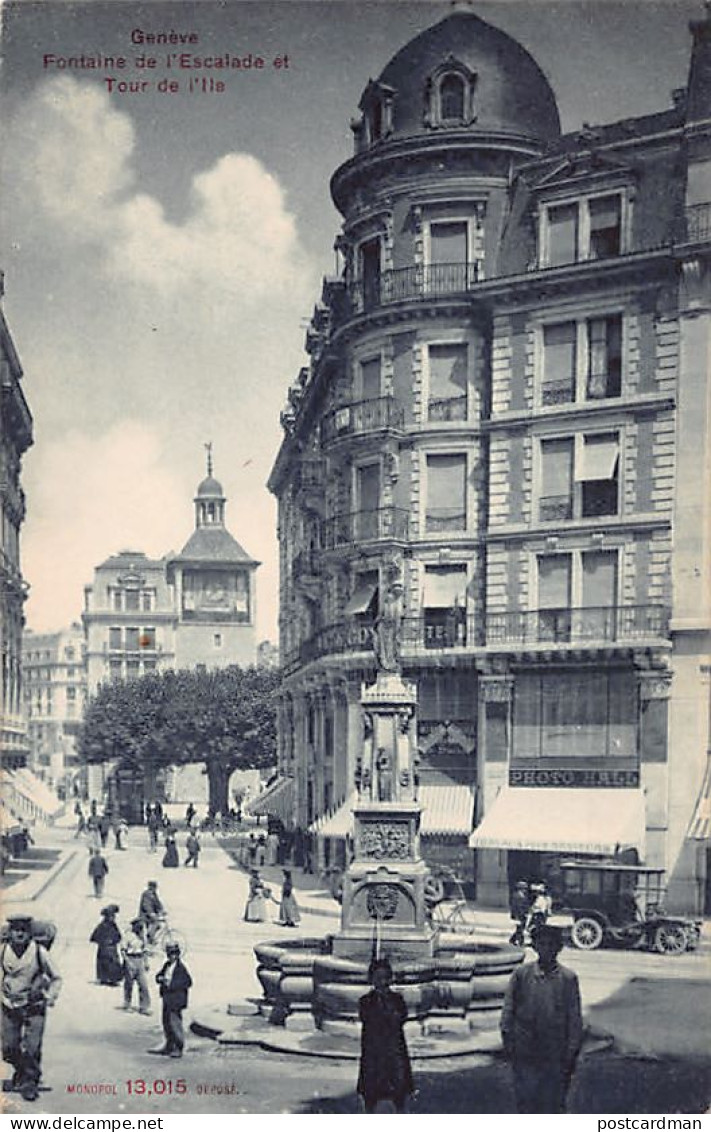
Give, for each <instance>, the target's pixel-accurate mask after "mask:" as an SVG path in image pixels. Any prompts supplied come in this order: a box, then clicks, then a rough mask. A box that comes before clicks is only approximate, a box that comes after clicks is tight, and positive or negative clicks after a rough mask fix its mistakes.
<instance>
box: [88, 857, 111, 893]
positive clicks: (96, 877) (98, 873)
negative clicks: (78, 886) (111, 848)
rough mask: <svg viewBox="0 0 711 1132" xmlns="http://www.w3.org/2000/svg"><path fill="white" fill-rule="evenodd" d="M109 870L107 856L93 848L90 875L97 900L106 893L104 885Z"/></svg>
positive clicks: (90, 859)
mask: <svg viewBox="0 0 711 1132" xmlns="http://www.w3.org/2000/svg"><path fill="white" fill-rule="evenodd" d="M108 871H109V866H108V864H107V863H106V858H105V857H102V855H101V852H100V851H99V850H98V849H93V850H92V853H91V857H90V858H89V869H88V872H89V876H90V877H91V883H92V884H93V886H94V896H95V897H96V898H97V900H98V899H99V898H100V897H102V896H103V895H104V885H105V884H106V874H107V873H108Z"/></svg>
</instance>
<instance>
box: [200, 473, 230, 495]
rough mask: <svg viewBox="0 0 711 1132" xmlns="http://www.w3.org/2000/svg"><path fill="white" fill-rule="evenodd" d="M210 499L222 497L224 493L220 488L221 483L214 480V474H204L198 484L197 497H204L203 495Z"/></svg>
mask: <svg viewBox="0 0 711 1132" xmlns="http://www.w3.org/2000/svg"><path fill="white" fill-rule="evenodd" d="M207 496H209V497H211V498H212V499H224V498H225V493H224V491H223V490H222V484H221V483H220V481H219V480H216V479H215V477H214V476H205V479H204V480H202V482H201V483H199V484H198V489H197V497H198V498H199V499H204V498H205V497H207Z"/></svg>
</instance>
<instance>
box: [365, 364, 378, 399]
mask: <svg viewBox="0 0 711 1132" xmlns="http://www.w3.org/2000/svg"><path fill="white" fill-rule="evenodd" d="M360 396H361V400H363V401H376V400H377V399H378V398H379V397H380V357H377V358H368V360H367V361H365V362H361V363H360Z"/></svg>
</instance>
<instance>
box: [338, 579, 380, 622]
mask: <svg viewBox="0 0 711 1132" xmlns="http://www.w3.org/2000/svg"><path fill="white" fill-rule="evenodd" d="M377 588H378V586H377V583H376V582H366V583H365V584H364V585H362V586H358V589H357V590H356V591H355V593H354V594H353V596H352V597H351V599H350V601H347V602H346V604H345V606H344V608H343V614H344V616H345V617H352V616H353V614H355V613H367V611H368V609H370V603H371V602H372V600H373V598H374V597H375V591H376V590H377Z"/></svg>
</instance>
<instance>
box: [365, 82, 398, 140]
mask: <svg viewBox="0 0 711 1132" xmlns="http://www.w3.org/2000/svg"><path fill="white" fill-rule="evenodd" d="M394 97H395V91H394V90H393V89H392V87H389V86H384V85H383V84H382V83H375V82H372V81H371V82H369V83H368V85H367V87H366V88H365V91H364V92H363V97H362V98H361V100H360V103H359V104H358V109H359V110H361V111H362V114H363V117H362V119H361V122H360V124H358V125H357V126H356V127H355V128H356V144H358V137H360V144H361V145H362V144H363V143H365V145H366V146H368V145H373V144H374V143H375V142H377V141H380V140H381V139H382V138H386V137H387V136H388V134H391V133H392V129H393V100H394Z"/></svg>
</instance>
